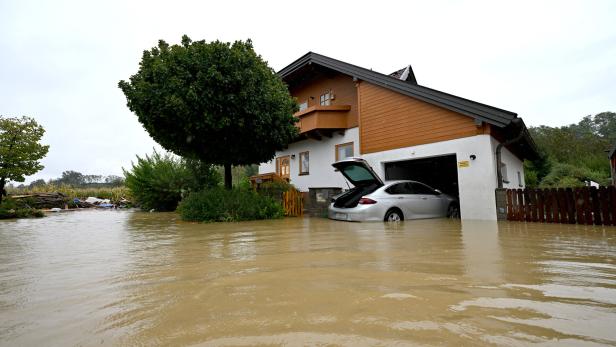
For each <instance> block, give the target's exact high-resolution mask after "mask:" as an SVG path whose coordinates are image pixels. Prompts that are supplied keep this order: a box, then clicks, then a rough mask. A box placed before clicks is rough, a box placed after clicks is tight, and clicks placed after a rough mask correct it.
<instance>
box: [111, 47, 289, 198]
mask: <svg viewBox="0 0 616 347" xmlns="http://www.w3.org/2000/svg"><path fill="white" fill-rule="evenodd" d="M119 87H120V89H122V91H123V92H124V94H125V95H126V99H127V101H128V108H129V109H130V110H131V111H133V112H134V113H135V114H136V115H137V117H138V118H139V121H140V122H141V124H143V126H144V127H145V129H146V130H147V131H148V132H149V134H150V135H151V136H152V138H153V139H154V140H155V141H156V142H158V143H159V144H160V145H161V146H163V147H164V148H165V149H167V150H169V151H171V152H173V153H175V154H178V155H180V156H183V157H188V158H194V159H199V160H201V161H203V162H207V163H212V164H218V165H222V166H224V168H225V186H226V187H227V188H231V182H232V181H231V166H232V165H250V164H257V163H261V162H265V161H268V160H270V159H272V158H273V156H274V154H275V151H276V150H280V149H282V148H284V147H285V146H286V145H287V144H288V143H289V142H290V141H292V140H293V139H294V137H295V136H296V135H297V128H296V126H295V122H296V119H295V118H294V117H293V113H294V111H295V110H296V107H297V105H296V102H295V100H294V99H293V98H292V97H291V96H290V94H289V91H288V89H287V87H286V85H285V84H284V83H283V82H282V80H281V79H280V77H279V76H278V75H276V73H275V72H274V71H273V70H272V69H271V68H270V67H269V66H268V65H267V63H266V62H265V61H264V60H263V59H262V58H261V56H259V55H258V54H257V53H255V51H254V49H253V46H252V42H251V41H250V40H248V41H236V42H234V43H233V44H231V43H226V42H220V41H213V42H206V41H195V42H193V41H192V40H191V39H190V38H189V37H188V36H186V35H185V36H183V37H182V44H181V45H172V46H170V45H169V44H167V43H166V42H165V41H162V40H161V41H159V42H158V46H157V47H154V48H152V49H151V50H149V51H144V52H143V56H142V58H141V63H140V67H139V71H138V72H137V73H136V74H135V75H133V76H131V77H130V80H129V81H120V83H119Z"/></svg>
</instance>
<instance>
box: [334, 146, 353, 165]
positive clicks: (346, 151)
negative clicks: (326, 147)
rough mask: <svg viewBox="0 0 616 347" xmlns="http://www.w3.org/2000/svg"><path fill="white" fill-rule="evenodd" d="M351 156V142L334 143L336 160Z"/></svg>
mask: <svg viewBox="0 0 616 347" xmlns="http://www.w3.org/2000/svg"><path fill="white" fill-rule="evenodd" d="M352 156H353V142H347V143H342V144H339V145H336V161H340V160H343V159H346V158H350V157H352Z"/></svg>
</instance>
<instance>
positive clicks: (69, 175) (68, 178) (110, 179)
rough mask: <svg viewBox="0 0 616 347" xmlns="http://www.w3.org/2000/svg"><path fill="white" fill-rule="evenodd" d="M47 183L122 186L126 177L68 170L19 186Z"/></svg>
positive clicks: (89, 186) (76, 186)
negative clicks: (47, 179)
mask: <svg viewBox="0 0 616 347" xmlns="http://www.w3.org/2000/svg"><path fill="white" fill-rule="evenodd" d="M46 184H54V185H66V186H71V187H75V188H92V187H121V186H123V185H124V178H123V177H121V176H116V175H108V176H104V175H85V174H82V173H81V172H77V171H72V170H67V171H64V172H62V176H61V177H59V178H55V179H51V180H49V181H45V180H44V179H37V180H35V181H32V182H31V183H30V184H29V185H27V186H26V185H23V184H20V185H19V186H17V188H26V187H30V188H33V187H38V186H44V185H46Z"/></svg>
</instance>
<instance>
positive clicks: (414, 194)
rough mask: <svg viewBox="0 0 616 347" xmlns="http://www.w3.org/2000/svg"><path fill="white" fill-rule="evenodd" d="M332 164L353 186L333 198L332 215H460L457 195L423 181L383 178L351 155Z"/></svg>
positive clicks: (396, 218) (351, 217) (352, 217)
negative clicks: (446, 192) (385, 180)
mask: <svg viewBox="0 0 616 347" xmlns="http://www.w3.org/2000/svg"><path fill="white" fill-rule="evenodd" d="M332 166H333V167H335V168H336V169H337V170H338V171H340V173H342V174H343V175H344V177H345V178H346V179H347V180H348V181H349V182H350V183H351V184H353V186H354V187H353V188H352V189H350V190H348V191H346V192H344V193H343V194H340V195H338V196H336V197H334V198H333V199H332V203H331V204H330V205H329V208H328V216H329V218H330V219H336V220H344V221H392V222H395V221H401V220H404V219H420V218H438V217H454V218H455V217H458V216H459V205H458V200H457V199H456V198H454V197H452V196H450V195H447V194H443V193H441V192H440V191H439V190H438V189H433V188H431V187H429V186H427V185H425V184H423V183H421V182H416V181H387V182H383V181H382V180H381V179H380V178H379V176H378V175H377V174H376V173H375V172H374V170H372V168H371V167H370V165H368V163H367V162H366V161H365V160H363V159H359V158H350V159H346V160H342V161H339V162H336V163H334V164H332Z"/></svg>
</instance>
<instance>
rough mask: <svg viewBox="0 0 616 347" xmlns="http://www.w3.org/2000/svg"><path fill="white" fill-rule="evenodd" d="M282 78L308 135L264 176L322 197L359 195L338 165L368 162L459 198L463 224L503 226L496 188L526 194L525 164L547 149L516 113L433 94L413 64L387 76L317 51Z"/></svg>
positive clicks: (264, 167) (389, 175)
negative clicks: (346, 191) (498, 216)
mask: <svg viewBox="0 0 616 347" xmlns="http://www.w3.org/2000/svg"><path fill="white" fill-rule="evenodd" d="M278 73H279V75H280V76H281V77H282V79H283V80H284V81H285V82H286V83H287V85H288V87H289V90H290V92H291V95H292V96H293V97H295V98H296V99H297V102H298V104H299V111H298V112H297V113H296V114H295V116H296V117H297V118H298V127H299V130H300V131H299V132H300V135H299V137H298V138H297V139H296V141H294V142H293V143H291V144H290V145H289V146H288V147H287V148H286V149H284V150H281V151H278V152H277V153H276V155H275V158H274V159H273V160H272V161H270V162H268V163H263V164H261V165H260V166H259V174H268V173H276V174H277V175H278V176H280V177H282V178H283V179H286V180H288V181H289V182H291V183H292V184H293V185H295V186H296V187H297V188H298V189H299V190H300V191H302V192H310V194H311V195H310V196H313V197H314V196H317V197H322V196H327V194H332V192H335V191H340V190H344V189H348V188H350V186H349V184H348V183H347V182H346V181H345V180H344V178H343V176H342V175H341V174H340V173H339V172H336V171H335V170H334V168H333V167H332V165H331V164H332V163H334V162H336V161H339V160H342V159H345V158H349V157H360V158H363V159H365V160H366V161H367V162H368V163H369V164H370V165H371V166H372V168H373V169H374V171H375V172H376V173H377V174H378V175H380V176H381V178H383V179H384V180H398V179H410V180H416V181H420V182H423V183H426V184H428V185H430V186H431V187H433V188H436V189H439V190H440V191H442V192H444V193H447V194H450V195H453V196H456V197H458V199H459V202H460V214H461V218H463V219H480V220H495V219H496V207H495V204H496V202H495V189H496V188H524V187H525V182H524V167H523V161H524V159H532V158H535V157H536V155H537V150H536V146H535V144H534V142H533V140H532V138H531V137H530V135H529V133H528V130H527V128H526V126H525V124H524V122H523V121H522V119H521V118H520V117H518V116H517V114H516V113H514V112H510V111H506V110H503V109H500V108H497V107H493V106H489V105H486V104H483V103H479V102H476V101H472V100H468V99H465V98H462V97H459V96H455V95H452V94H448V93H445V92H442V91H438V90H435V89H431V88H428V87H424V86H422V85H420V84H419V83H418V81H417V79H416V78H415V75H414V73H413V69H412V67H411V65H408V66H406V67H403V68H402V69H400V70H397V71H395V72H393V73H391V74H382V73H379V72H376V71H372V70H370V69H366V68H362V67H359V66H355V65H352V64H349V63H346V62H342V61H339V60H336V59H332V58H329V57H326V56H323V55H320V54H317V53H313V52H309V53H307V54H305V55H304V56H302V57H300V58H299V59H297V60H296V61H294V62H292V63H291V64H289V65H288V66H287V67H285V68H284V69H282V70H281V71H279V72H278ZM323 200H326V199H323Z"/></svg>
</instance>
